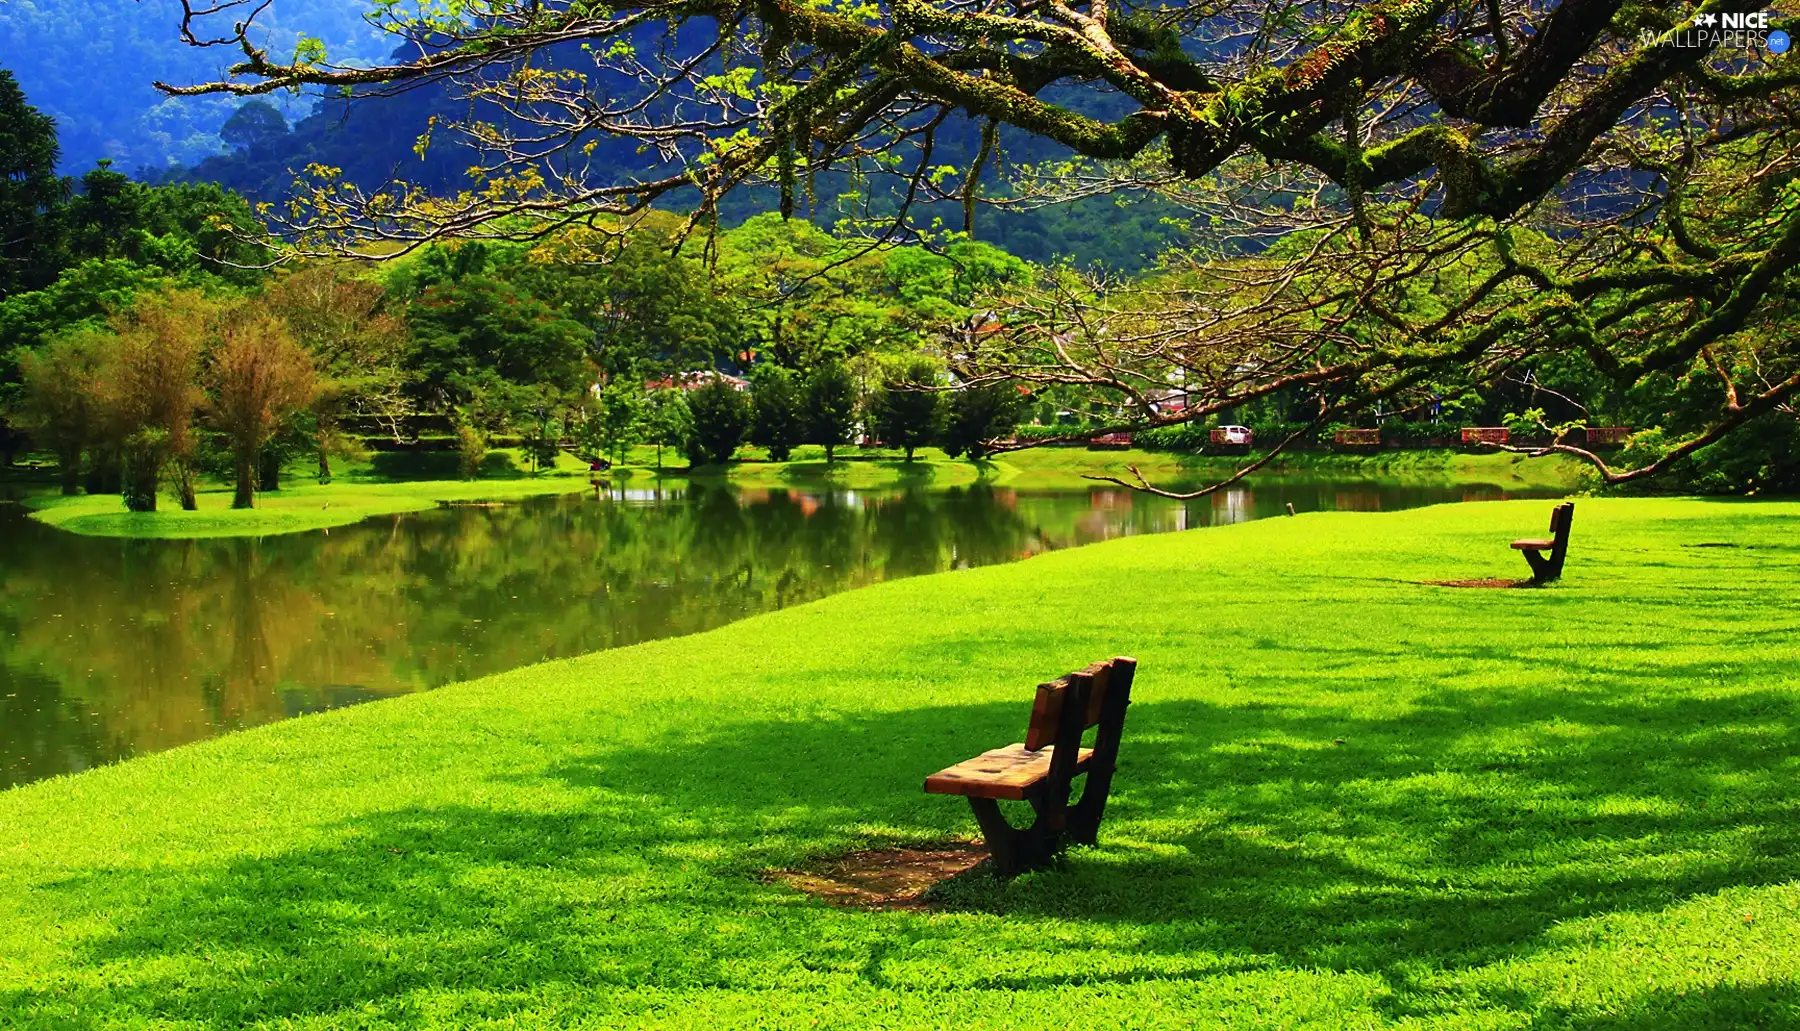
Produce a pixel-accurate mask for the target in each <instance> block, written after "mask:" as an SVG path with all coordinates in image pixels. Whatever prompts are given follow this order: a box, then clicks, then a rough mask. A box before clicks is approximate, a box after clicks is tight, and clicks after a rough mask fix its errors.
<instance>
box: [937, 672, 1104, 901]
mask: <svg viewBox="0 0 1800 1031" xmlns="http://www.w3.org/2000/svg"><path fill="white" fill-rule="evenodd" d="M1136 671H1137V660H1136V659H1130V658H1123V657H1121V658H1116V659H1110V660H1108V661H1106V662H1096V663H1094V664H1093V665H1092V666H1089V667H1088V668H1086V669H1084V670H1079V671H1077V672H1074V673H1070V674H1068V675H1066V676H1063V677H1059V678H1057V679H1056V680H1052V681H1050V682H1049V683H1047V684H1039V685H1038V689H1037V700H1036V701H1035V702H1034V703H1033V704H1032V707H1031V722H1030V724H1029V726H1028V727H1027V729H1026V731H1025V740H1024V741H1023V742H1021V743H1019V744H1012V745H1007V746H1006V747H1005V748H996V749H993V750H992V751H988V752H983V753H982V754H980V755H978V756H976V757H975V758H973V759H968V760H965V761H963V762H960V763H957V764H956V765H955V766H952V767H949V768H948V769H944V770H939V771H938V772H936V773H934V774H932V775H931V776H929V777H927V778H925V790H926V791H927V792H929V793H931V794H938V795H962V796H963V797H965V798H967V799H968V800H969V806H970V808H972V809H974V810H975V821H976V822H977V823H978V824H980V825H981V833H982V836H983V837H984V838H986V839H987V847H988V854H989V856H991V857H992V859H993V864H994V872H995V873H996V874H997V875H999V876H1001V877H1012V876H1015V875H1017V874H1019V873H1022V872H1024V871H1026V870H1029V869H1032V868H1033V867H1037V866H1042V865H1043V864H1045V863H1047V862H1049V861H1050V860H1051V859H1052V858H1054V857H1055V856H1056V854H1057V853H1058V852H1060V851H1061V850H1062V849H1063V847H1064V846H1065V845H1068V844H1070V843H1075V844H1084V845H1091V844H1093V843H1094V841H1095V840H1096V837H1097V836H1098V834H1099V831H1100V818H1101V817H1102V816H1103V815H1104V814H1105V812H1106V796H1107V794H1108V793H1110V792H1111V790H1112V777H1113V770H1114V768H1115V765H1116V763H1117V761H1118V756H1119V737H1120V735H1121V734H1122V733H1123V732H1124V729H1125V707H1126V706H1128V705H1130V704H1131V680H1132V676H1133V675H1134V674H1135V673H1136ZM1089 727H1095V728H1098V729H1097V730H1096V731H1095V733H1094V745H1093V747H1092V748H1083V747H1082V746H1081V738H1082V735H1083V734H1084V733H1086V731H1087V729H1088V728H1089ZM1082 775H1086V777H1087V780H1086V782H1085V783H1084V784H1083V785H1082V791H1081V799H1080V800H1079V801H1077V802H1074V803H1071V802H1070V801H1069V792H1070V791H1071V790H1072V788H1073V786H1074V781H1075V778H1076V777H1078V776H1082ZM1008 799H1010V800H1013V801H1024V802H1029V803H1030V804H1031V808H1032V812H1033V814H1034V818H1033V820H1032V822H1031V825H1030V826H1029V827H1024V828H1018V827H1014V826H1013V825H1012V824H1011V823H1009V822H1008V821H1007V819H1006V816H1005V814H1003V813H1002V812H1001V811H1000V804H999V803H1000V801H1001V800H1008Z"/></svg>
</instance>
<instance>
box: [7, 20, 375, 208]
mask: <svg viewBox="0 0 1800 1031" xmlns="http://www.w3.org/2000/svg"><path fill="white" fill-rule="evenodd" d="M367 10H369V5H368V4H367V2H366V0H275V2H274V4H273V5H272V7H271V8H270V9H269V11H267V12H265V13H264V14H263V15H260V16H259V17H258V19H257V22H256V24H257V25H258V26H259V28H260V29H261V30H262V31H263V33H264V39H263V42H265V43H266V44H267V46H268V47H269V48H270V51H271V52H272V53H277V54H280V53H292V51H293V48H294V43H295V41H296V40H297V39H299V37H300V33H301V32H302V31H304V32H305V33H306V34H308V35H310V36H313V37H316V38H319V39H321V40H322V41H323V42H324V44H325V46H326V50H327V53H328V54H329V55H330V56H331V58H332V59H333V60H345V61H356V60H367V59H370V58H375V57H379V56H381V55H383V54H385V53H387V52H388V51H389V50H391V49H392V47H393V44H392V41H391V40H389V39H387V38H386V37H385V36H384V35H383V34H382V33H380V32H377V31H375V30H374V29H372V28H371V27H370V26H369V25H368V24H367V23H365V22H364V21H363V20H362V13H363V12H365V11H367ZM180 25H181V4H180V3H179V2H177V0H129V2H121V0H9V2H6V3H0V64H4V65H5V66H6V67H7V68H8V69H10V70H11V71H12V72H13V74H14V76H15V77H16V78H17V79H18V82H19V86H20V88H22V89H23V90H24V91H25V95H26V96H28V97H30V98H31V102H32V104H33V105H34V106H36V107H37V108H38V109H39V110H41V111H43V112H44V113H45V114H47V115H50V116H51V117H52V118H55V119H56V125H57V133H58V136H59V137H60V139H61V142H62V163H61V169H60V170H61V171H62V172H63V173H65V174H70V175H80V174H81V173H82V172H84V171H86V170H87V169H88V168H91V167H92V166H93V164H94V162H95V161H96V160H97V159H100V158H110V159H111V160H112V161H113V162H114V164H115V166H116V167H117V168H118V169H119V170H121V171H126V172H130V171H134V170H136V169H139V168H153V169H162V168H165V167H167V166H169V165H172V164H173V165H182V166H186V165H191V164H193V163H194V162H196V161H199V160H200V159H202V158H204V157H206V156H207V155H209V154H215V153H218V152H219V151H221V150H223V149H224V144H223V143H222V142H221V141H220V140H219V135H218V134H219V128H220V126H222V125H224V124H225V121H226V119H227V118H229V117H230V116H231V114H232V112H233V111H234V110H236V108H237V106H238V105H237V103H236V102H234V101H232V100H229V99H227V98H222V97H209V98H190V99H185V100H172V99H169V98H167V97H164V96H163V95H162V94H160V93H158V92H157V91H156V89H155V88H154V87H153V86H151V82H152V81H153V80H157V79H161V80H163V81H167V82H192V81H198V80H202V79H210V78H216V77H218V76H219V74H220V73H221V72H222V71H223V70H224V68H225V67H226V66H227V65H229V64H230V63H231V61H232V59H233V57H234V56H241V55H234V53H233V52H232V51H231V50H229V49H227V48H223V47H220V48H212V49H197V48H194V47H189V46H184V45H182V43H181V41H180V38H179V31H180ZM274 100H275V102H276V103H277V104H280V105H282V106H283V107H284V109H285V110H286V111H287V112H288V113H289V114H290V115H294V116H301V115H304V114H305V113H306V112H307V111H309V110H310V109H311V106H312V98H309V97H304V96H292V95H284V94H278V95H277V96H276V97H275V98H274Z"/></svg>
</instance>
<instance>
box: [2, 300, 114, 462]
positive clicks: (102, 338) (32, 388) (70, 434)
mask: <svg viewBox="0 0 1800 1031" xmlns="http://www.w3.org/2000/svg"><path fill="white" fill-rule="evenodd" d="M113 339H114V338H113V336H112V334H110V333H108V332H107V331H105V330H99V329H92V328H90V329H84V330H76V331H73V332H70V333H67V334H64V335H62V336H59V337H57V338H56V339H54V340H51V341H50V342H49V343H47V344H44V345H42V346H41V347H39V348H36V349H33V350H27V351H25V352H23V353H22V354H21V355H20V356H19V371H20V374H21V378H22V379H23V381H24V391H23V397H22V398H21V403H20V405H19V410H18V414H19V416H20V417H21V421H22V422H23V423H24V424H25V426H26V427H27V428H28V429H29V430H30V431H31V433H32V434H33V436H34V437H35V438H36V439H37V440H38V441H39V442H40V443H42V444H45V445H47V446H49V447H50V448H51V450H53V451H55V452H56V463H57V472H58V477H59V479H60V480H61V483H62V492H63V493H64V494H76V493H79V492H80V489H81V458H82V455H83V453H85V452H86V451H87V449H88V448H89V447H91V446H93V445H94V444H96V443H98V442H99V440H100V434H101V419H102V412H101V411H100V396H101V390H102V383H103V380H102V376H103V375H104V370H105V367H106V362H107V359H108V357H109V345H110V344H111V342H112V340H113Z"/></svg>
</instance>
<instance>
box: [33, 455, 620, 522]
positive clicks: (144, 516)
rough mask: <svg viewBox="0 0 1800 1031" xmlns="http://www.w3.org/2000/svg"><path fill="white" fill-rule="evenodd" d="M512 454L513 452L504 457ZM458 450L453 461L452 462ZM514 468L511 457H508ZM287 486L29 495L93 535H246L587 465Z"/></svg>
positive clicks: (548, 487)
mask: <svg viewBox="0 0 1800 1031" xmlns="http://www.w3.org/2000/svg"><path fill="white" fill-rule="evenodd" d="M503 457H506V458H510V456H503ZM454 464H455V456H454V455H452V456H450V462H449V465H450V466H451V467H452V468H454ZM505 464H506V467H507V468H509V469H510V468H511V465H510V462H507V463H505ZM285 482H286V485H285V486H284V487H283V488H282V489H281V490H278V491H270V492H266V493H261V494H258V495H257V496H256V507H255V508H248V509H234V508H232V507H231V500H232V490H231V488H230V487H228V486H222V485H214V486H212V487H210V488H209V489H206V490H202V491H201V492H200V493H199V494H198V496H197V500H198V502H199V508H198V509H196V510H195V511H192V512H184V511H182V510H181V506H180V505H179V504H178V503H176V501H175V500H174V499H172V498H168V497H163V498H159V499H158V500H157V510H156V511H155V512H129V511H127V510H126V509H125V506H124V504H123V502H121V501H120V499H119V496H118V495H116V494H78V495H75V496H73V497H61V496H59V495H56V494H51V493H47V492H40V493H37V494H35V495H33V496H30V497H28V498H27V499H26V505H27V506H28V507H29V508H30V509H31V512H32V517H33V518H35V519H38V520H40V521H42V522H45V523H48V524H50V525H51V526H56V527H61V528H62V529H65V530H69V531H72V532H74V533H81V534H88V535H91V536H95V537H147V538H164V539H186V538H200V537H246V536H262V535H266V534H273V533H293V532H296V531H299V530H317V529H320V528H322V527H332V526H346V525H348V524H350V523H355V522H360V521H362V520H364V519H367V518H369V517H371V516H379V515H392V514H394V513H396V512H417V511H420V510H423V509H429V508H435V507H437V505H438V504H439V503H440V502H448V501H509V500H517V499H519V498H524V497H533V496H536V495H542V494H568V493H571V492H574V491H581V490H587V489H588V477H587V467H586V466H584V465H582V464H581V463H579V462H576V461H575V460H574V459H572V458H569V457H568V456H566V455H565V456H560V457H559V461H558V464H557V467H556V468H555V469H554V470H550V469H546V470H545V471H544V472H543V473H542V474H540V475H537V476H526V475H522V474H520V475H512V476H505V477H498V478H493V479H480V480H444V479H421V480H390V479H386V478H382V477H378V476H373V475H371V474H370V471H369V468H368V466H366V465H362V466H352V467H351V468H350V469H349V470H348V471H347V473H346V474H344V475H340V477H339V478H338V479H336V480H335V481H333V482H332V483H330V484H327V485H324V486H321V485H319V484H318V482H317V481H316V480H315V479H313V478H310V477H307V476H304V475H296V470H292V469H290V470H288V475H287V479H286V481H285Z"/></svg>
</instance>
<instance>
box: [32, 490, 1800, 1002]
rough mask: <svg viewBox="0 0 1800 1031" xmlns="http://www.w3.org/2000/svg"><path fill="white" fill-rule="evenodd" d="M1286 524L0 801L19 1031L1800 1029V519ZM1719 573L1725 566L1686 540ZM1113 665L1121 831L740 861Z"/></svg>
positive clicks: (1089, 556) (1625, 507)
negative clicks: (965, 877)
mask: <svg viewBox="0 0 1800 1031" xmlns="http://www.w3.org/2000/svg"><path fill="white" fill-rule="evenodd" d="M1547 510H1548V505H1547V504H1545V503H1543V502H1508V503H1496V504H1480V505H1456V506H1444V507H1439V508H1433V509H1423V510H1415V511H1409V512H1404V513H1398V514H1391V515H1366V514H1348V513H1345V514H1330V515H1310V516H1308V515H1303V516H1300V517H1298V518H1293V519H1287V518H1283V519H1270V520H1263V521H1260V522H1255V523H1249V524H1244V525H1240V526H1235V527H1230V528H1223V529H1215V530H1202V531H1195V532H1190V533H1183V534H1174V535H1167V536H1159V537H1142V538H1131V539H1125V540H1118V541H1113V542H1110V543H1107V544H1102V545H1096V546H1092V547H1088V548H1083V549H1077V550H1073V551H1066V552H1058V553H1053V554H1049V555H1045V556H1040V557H1038V558H1034V559H1032V560H1030V561H1027V562H1023V563H1019V564H1016V565H1010V566H1000V567H990V568H985V569H978V570H973V571H964V572H956V573H949V574H943V575H939V576H932V577H924V578H919V579H913V580H902V581H895V582H890V583H887V584H883V585H880V586H877V587H872V588H868V589H865V590H861V591H856V592H851V593H848V594H843V595H838V596H835V597H832V598H829V599H826V600H824V601H822V602H818V603H815V604H811V605H806V606H803V607H799V608H795V609H790V610H786V611H782V612H777V613H773V614H769V615H766V616H761V617H757V618H754V619H749V620H745V621H743V622H741V623H737V624H734V625H732V626H729V627H726V628H723V629H721V630H718V631H714V632H711V633H707V634H703V635H699V636H695V637H689V638H683V639H676V640H667V641H659V642H655V643H652V644H647V645H642V646H638V647H633V648H629V649H623V650H620V651H615V652H607V653H600V654H596V655H593V656H589V657H586V658H582V659H577V660H572V661H567V662H560V663H555V664H550V665H545V666H538V667H532V668H527V669H522V670H518V671H515V672H512V673H509V674H505V675H501V676H497V677H492V678H488V679H485V680H482V681H477V682H473V683H469V684H464V685H460V686H457V687H452V688H446V689H443V690H440V691H436V692H432V693H428V694H422V695H415V696H409V697H405V698H401V699H397V700H394V701H389V702H382V703H378V704H374V705H368V706H364V707H360V708H354V709H347V710H340V711H337V712H332V713H327V714H324V715H319V716H309V717H305V718H302V719H298V720H293V721H289V722H286V723H281V724H276V725H273V726H269V727H265V728H262V729H259V730H255V731H250V732H246V733H241V734H237V735H232V736H228V737H225V738H221V739H216V740H213V741H209V742H205V743H202V744H199V745H195V746H191V747H186V748H182V749H178V750H175V751H172V752H168V753H163V754H160V755H155V756H150V757H147V758H144V759H140V760H134V761H131V762H127V763H125V764H122V765H119V766H115V767H110V768H105V769H100V770H95V771H90V772H88V773H85V774H82V775H79V776H75V777H70V778H64V779H60V780H55V781H48V782H43V783H39V784H34V785H31V786H28V787H25V788H21V789H17V790H14V791H11V792H8V793H5V794H3V795H0V1014H3V1015H4V1017H3V1019H0V1023H4V1024H6V1025H7V1026H14V1027H33V1028H77V1027H79V1028H126V1027H133V1028H135V1027H159V1028H161V1027H180V1028H199V1027H205V1028H221V1029H223V1028H240V1027H271V1028H273V1027H280V1028H308V1029H311V1028H318V1029H323V1028H343V1027H406V1028H436V1027H528V1028H537V1027H548V1028H561V1027H592V1028H618V1027H659V1028H696V1029H698V1028H717V1027H746V1028H747V1027H772V1028H773V1027H780V1028H786V1027H811V1026H817V1027H825V1028H967V1027H980V1028H1015V1027H1016V1028H1045V1027H1066V1026H1092V1027H1107V1028H1110V1027H1132V1028H1183V1029H1185V1028H1190V1027H1194V1026H1219V1027H1242V1028H1273V1027H1318V1028H1331V1029H1336V1028H1346V1027H1352V1028H1372V1027H1390V1026H1394V1027H1399V1026H1404V1027H1409V1028H1471V1029H1473V1028H1482V1029H1492V1028H1521V1029H1525V1028H1530V1029H1546V1028H1581V1029H1601V1028H1606V1029H1623V1028H1650V1027H1667V1028H1683V1029H1692V1028H1738V1027H1746V1026H1763V1027H1792V1026H1796V1024H1797V1023H1800V1002H1797V1000H1800V975H1797V974H1796V971H1800V881H1797V880H1796V877H1797V871H1800V866H1797V865H1796V862H1797V861H1796V856H1797V855H1800V801H1797V799H1796V793H1795V790H1794V785H1795V783H1796V782H1797V781H1800V758H1797V756H1800V724H1797V723H1796V719H1795V715H1794V714H1795V705H1796V702H1797V701H1800V644H1797V643H1796V640H1795V637H1794V634H1793V626H1792V623H1793V620H1792V615H1791V614H1792V612H1793V611H1795V607H1796V606H1797V605H1800V576H1796V573H1800V545H1797V544H1796V540H1800V534H1797V533H1796V531H1800V504H1773V503H1765V504H1742V503H1736V504H1734V503H1705V502H1690V501H1613V500H1597V501H1595V500H1590V501H1584V502H1581V503H1580V507H1579V509H1578V512H1577V517H1576V521H1575V536H1574V542H1575V543H1574V550H1573V557H1572V559H1571V561H1570V565H1569V571H1568V575H1567V577H1566V579H1565V580H1564V581H1562V582H1561V583H1559V584H1557V585H1555V586H1552V587H1550V588H1547V589H1543V590H1535V591H1533V590H1519V591H1506V590H1492V591H1482V590H1469V591H1459V590H1451V589H1446V588H1434V587H1427V586H1421V585H1419V584H1418V583H1415V582H1414V581H1419V580H1430V579H1451V578H1463V577H1483V576H1507V575H1517V574H1520V573H1522V572H1523V569H1524V564H1523V563H1522V562H1520V561H1519V559H1518V558H1517V556H1516V555H1515V554H1513V553H1511V552H1510V551H1509V550H1508V549H1507V547H1506V543H1507V541H1508V540H1509V539H1510V538H1512V537H1515V536H1520V535H1526V534H1533V535H1535V534H1537V533H1540V532H1541V531H1542V529H1543V524H1544V520H1545V518H1546V514H1547ZM1698 545H1730V546H1728V547H1726V546H1715V547H1700V546H1698ZM1115 653H1127V654H1135V655H1137V656H1138V657H1139V658H1140V660H1141V661H1142V666H1141V669H1140V673H1139V678H1138V688H1137V691H1136V698H1137V702H1138V704H1136V705H1135V706H1133V709H1132V713H1131V717H1130V721H1129V723H1128V724H1127V736H1126V741H1125V749H1124V753H1123V755H1122V765H1121V771H1120V775H1119V780H1118V782H1117V785H1116V788H1115V794H1114V800H1113V804H1112V806H1111V807H1110V808H1109V811H1108V821H1107V824H1106V826H1105V827H1104V828H1103V831H1102V844H1101V846H1100V847H1098V848H1095V849H1087V850H1079V851H1076V852H1074V853H1072V854H1071V855H1070V856H1069V857H1068V859H1067V861H1066V863H1065V864H1064V865H1063V866H1062V867H1061V868H1059V869H1055V870H1051V871H1045V872H1042V873H1038V874H1033V875H1030V876H1027V877H1025V878H1022V879H1021V880H1019V881H1016V882H1014V883H1012V884H1010V885H1005V886H1001V885H997V884H994V883H992V882H988V881H982V880H979V879H976V880H973V881H970V882H968V883H965V884H961V885H958V886H957V887H956V888H955V890H953V891H950V892H947V893H946V896H947V900H948V902H949V904H950V908H949V909H948V910H946V911H941V912H864V911H855V910H840V909H834V908H830V907H828V906H826V905H824V904H822V903H820V902H817V901H815V900H813V899H811V898H810V897H808V896H804V895H801V894H798V893H796V892H795V891H794V890H792V889H790V888H788V887H786V886H784V885H782V884H780V883H770V882H769V881H768V880H766V878H765V872H766V871H767V870H769V869H770V868H774V867H786V866H790V865H792V864H795V863H799V862H801V861H803V860H806V859H807V858H809V857H814V856H820V855H825V854H830V853H834V852H839V851H842V850H845V849H849V848H855V847H860V846H867V845H871V844H879V843H886V842H922V841H930V840H936V839H941V838H943V837H946V836H955V835H965V834H968V833H969V832H970V831H971V829H972V823H971V820H970V818H969V815H968V813H967V810H966V809H965V808H963V807H961V806H960V805H959V804H958V803H957V802H956V801H955V800H953V799H947V798H943V797H936V796H925V795H923V794H922V793H921V792H920V790H919V785H920V780H921V779H922V777H923V776H924V775H925V774H927V773H930V772H931V771H933V770H935V769H937V768H939V767H941V766H943V765H946V764H948V763H950V762H953V761H956V760H959V759H962V758H965V757H966V756H968V755H971V754H973V753H974V752H976V751H978V750H980V749H983V748H987V747H990V746H994V745H998V744H1003V743H1005V742H1007V741H1012V740H1017V736H1018V734H1019V731H1020V730H1021V728H1022V727H1023V725H1024V721H1025V718H1026V709H1027V707H1028V704H1029V698H1030V691H1031V685H1032V684H1034V683H1036V682H1037V681H1038V680H1040V679H1043V678H1044V677H1046V676H1048V675H1051V674H1054V673H1057V672H1059V671H1061V670H1064V669H1068V668H1071V667H1075V666H1078V665H1081V664H1083V663H1085V662H1087V661H1089V660H1091V659H1094V658H1097V657H1100V656H1104V655H1110V654H1115Z"/></svg>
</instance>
